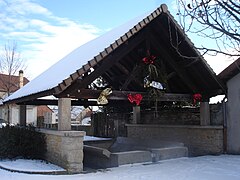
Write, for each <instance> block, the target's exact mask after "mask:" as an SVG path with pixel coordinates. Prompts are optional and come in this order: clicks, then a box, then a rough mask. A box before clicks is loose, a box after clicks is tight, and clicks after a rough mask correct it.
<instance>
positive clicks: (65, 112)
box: [58, 98, 71, 131]
mask: <svg viewBox="0 0 240 180" xmlns="http://www.w3.org/2000/svg"><path fill="white" fill-rule="evenodd" d="M58 130H59V131H71V98H59V99H58Z"/></svg>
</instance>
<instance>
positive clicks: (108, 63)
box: [55, 33, 144, 97]
mask: <svg viewBox="0 0 240 180" xmlns="http://www.w3.org/2000/svg"><path fill="white" fill-rule="evenodd" d="M143 40H144V36H142V35H141V33H140V34H138V36H135V37H133V38H132V39H129V41H128V43H125V44H123V45H121V46H120V47H118V49H117V50H116V51H114V52H112V53H111V54H110V55H108V56H106V57H105V59H103V62H102V64H101V66H99V67H98V68H97V69H95V70H94V71H93V72H92V73H91V74H88V76H86V77H83V78H82V79H80V80H78V81H76V82H77V83H73V84H72V85H71V86H70V87H69V88H67V89H66V90H65V92H61V93H59V94H56V95H55V96H56V97H61V96H64V95H62V94H71V91H72V90H74V89H79V88H86V87H87V86H88V85H89V84H90V83H91V82H93V81H94V80H95V79H96V78H98V77H99V76H101V75H102V74H104V72H105V71H108V70H109V69H110V68H112V67H113V66H114V65H115V63H117V62H118V61H120V59H122V58H123V57H124V56H126V55H127V54H128V53H129V52H131V51H132V50H133V49H134V48H135V47H137V46H138V45H139V44H140V43H141V42H142V41H143Z"/></svg>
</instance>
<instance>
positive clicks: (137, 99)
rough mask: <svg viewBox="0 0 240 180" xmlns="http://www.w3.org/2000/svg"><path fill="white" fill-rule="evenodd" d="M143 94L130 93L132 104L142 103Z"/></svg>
mask: <svg viewBox="0 0 240 180" xmlns="http://www.w3.org/2000/svg"><path fill="white" fill-rule="evenodd" d="M142 98H143V97H142V95H141V94H134V95H133V94H128V100H129V102H130V103H132V104H136V105H137V106H139V105H140V103H141V101H142Z"/></svg>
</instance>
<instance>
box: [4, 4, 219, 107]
mask: <svg viewBox="0 0 240 180" xmlns="http://www.w3.org/2000/svg"><path fill="white" fill-rule="evenodd" d="M155 19H156V21H154V20H155ZM146 26H148V27H149V28H145V27H146ZM169 26H171V27H173V29H174V30H173V31H176V34H177V35H178V36H181V37H182V40H181V47H180V49H179V52H184V53H185V56H189V57H196V59H197V60H196V59H194V58H193V59H192V60H189V59H184V58H183V57H182V56H181V55H179V53H178V52H175V47H173V46H172V44H171V42H170V41H169V37H168V36H169V35H168V33H169ZM149 32H151V33H150V34H148V33H149ZM144 33H145V34H144ZM146 34H147V35H146ZM173 34H175V33H174V32H173ZM148 36H149V37H148ZM170 38H171V37H170ZM147 39H150V40H151V41H152V42H151V43H153V44H154V48H155V49H154V50H155V53H157V54H158V56H159V57H161V61H163V62H164V63H165V66H166V68H168V69H169V72H170V73H174V74H177V76H176V78H171V79H170V80H169V84H170V85H172V86H171V92H173V93H196V92H203V93H205V94H210V95H209V96H213V95H215V94H217V93H219V92H222V91H223V90H224V87H223V86H222V84H221V82H219V81H218V79H217V77H216V75H215V73H214V72H213V70H212V69H211V68H210V66H209V65H208V64H207V62H206V61H205V60H204V59H203V58H202V56H201V55H200V53H199V52H198V51H197V50H196V48H195V47H194V45H193V43H192V42H191V41H190V39H188V37H187V36H186V35H185V33H184V32H183V30H182V29H181V27H180V26H179V25H178V24H177V22H176V20H174V18H173V17H172V16H171V14H170V13H169V11H168V9H167V6H166V5H161V6H160V7H159V8H157V9H156V10H155V11H153V12H152V13H145V14H143V15H141V16H139V17H137V18H135V19H133V20H131V21H129V22H127V23H126V24H123V25H122V26H120V27H117V28H115V29H113V30H111V31H109V32H107V33H106V34H104V35H102V36H100V37H98V38H96V39H94V40H92V41H90V42H88V43H86V44H84V45H82V46H80V47H79V48H77V49H75V50H74V51H73V52H71V53H70V54H68V55H67V56H66V57H64V58H63V59H61V60H60V61H58V62H57V63H56V64H55V65H53V66H52V67H50V68H49V69H48V70H46V71H45V72H43V73H42V74H41V75H39V76H38V77H36V78H35V79H34V80H32V81H31V82H30V83H28V84H27V85H26V86H24V87H23V88H21V89H20V90H18V91H17V92H15V93H14V94H13V95H11V96H9V97H8V98H7V99H6V100H5V101H4V102H5V103H6V102H7V103H18V102H25V103H26V102H29V101H33V100H35V99H37V98H39V97H44V96H48V95H54V96H56V97H72V98H75V99H81V98H85V97H82V96H81V95H83V93H82V88H86V87H87V86H88V85H89V83H91V82H92V81H94V80H95V79H96V78H97V77H99V76H102V77H103V78H104V77H105V78H106V79H108V80H109V82H110V83H112V82H114V83H112V85H115V90H120V91H121V90H122V88H119V87H124V86H125V85H126V84H127V85H126V86H128V87H132V88H128V89H127V90H129V91H131V90H132V91H136V90H137V91H144V90H142V89H143V87H142V85H141V84H140V83H138V84H137V86H136V84H134V83H133V84H129V83H128V81H129V82H130V81H131V80H129V79H128V78H127V79H126V81H124V82H122V81H121V80H119V81H117V82H116V81H115V78H117V77H118V76H119V74H118V69H117V70H116V68H114V67H113V66H114V65H115V63H116V66H117V67H118V68H119V69H120V72H121V74H124V75H125V77H129V76H130V77H133V75H131V72H132V71H133V70H134V67H135V65H136V64H137V63H138V62H139V55H135V56H136V57H135V56H134V57H135V58H134V57H132V55H131V54H130V51H134V48H135V47H136V46H137V45H139V43H140V42H141V41H143V40H145V41H146V40H147ZM177 39H178V38H177ZM143 44H145V45H146V44H147V43H143ZM139 46H141V44H140V45H139ZM141 48H142V47H141ZM145 48H148V47H145ZM127 53H129V54H127ZM133 53H135V54H136V52H133ZM127 55H128V57H124V56H127ZM128 59H131V61H128ZM121 60H122V62H121ZM179 61H181V62H182V63H184V65H181V66H179ZM102 62H104V63H102ZM120 62H121V63H120ZM91 68H93V69H94V71H93V72H91V73H88V72H90V70H91ZM108 73H109V74H110V75H109V74H108ZM85 75H86V77H85ZM117 83H118V84H117ZM177 84H180V85H179V86H178V85H177ZM206 84H207V85H208V86H206ZM133 87H134V88H133ZM78 88H79V89H78ZM124 88H125V87H124ZM124 88H123V89H124ZM80 89H81V90H80ZM79 92H81V93H79ZM74 93H75V94H74Z"/></svg>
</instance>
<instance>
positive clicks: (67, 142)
mask: <svg viewBox="0 0 240 180" xmlns="http://www.w3.org/2000/svg"><path fill="white" fill-rule="evenodd" d="M40 132H41V133H44V134H45V136H46V144H47V153H46V156H45V158H46V160H47V161H49V162H51V163H53V164H57V165H59V166H61V167H62V168H64V169H66V170H67V172H68V173H80V172H82V171H83V137H84V136H85V132H84V131H54V130H46V129H41V131H40Z"/></svg>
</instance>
